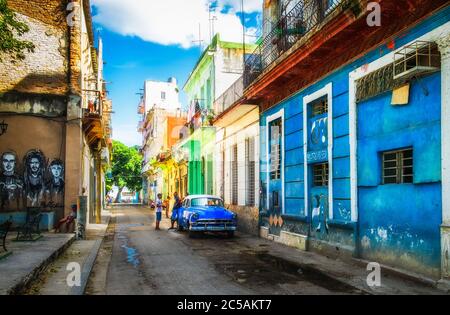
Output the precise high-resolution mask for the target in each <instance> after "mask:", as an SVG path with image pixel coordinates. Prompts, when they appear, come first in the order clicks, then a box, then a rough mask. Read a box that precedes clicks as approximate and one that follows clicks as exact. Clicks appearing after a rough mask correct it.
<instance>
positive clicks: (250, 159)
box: [245, 138, 256, 207]
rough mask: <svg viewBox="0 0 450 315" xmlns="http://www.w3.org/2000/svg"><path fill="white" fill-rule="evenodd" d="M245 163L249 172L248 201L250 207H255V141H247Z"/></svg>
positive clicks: (251, 139) (252, 139)
mask: <svg viewBox="0 0 450 315" xmlns="http://www.w3.org/2000/svg"><path fill="white" fill-rule="evenodd" d="M245 161H246V170H247V200H246V204H247V206H249V207H253V206H254V205H255V189H256V185H255V181H256V179H255V173H256V172H255V139H254V138H248V139H246V141H245Z"/></svg>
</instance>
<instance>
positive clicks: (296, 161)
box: [260, 8, 449, 276]
mask: <svg viewBox="0 0 450 315" xmlns="http://www.w3.org/2000/svg"><path fill="white" fill-rule="evenodd" d="M448 12H449V9H448V8H447V9H443V10H442V11H440V12H439V13H437V14H436V15H435V16H433V17H431V18H429V19H428V20H425V21H423V22H422V23H420V24H418V25H416V26H415V27H414V28H412V29H409V30H407V31H405V32H404V33H403V34H401V35H399V36H398V37H397V38H395V39H394V43H395V45H394V46H395V47H401V46H403V45H406V44H407V43H409V42H412V41H414V40H416V39H417V38H419V37H420V36H422V35H424V34H427V33H429V32H431V31H433V30H434V29H436V28H437V27H439V26H442V25H444V24H445V23H447V22H448ZM389 47H391V48H389ZM391 51H392V42H390V43H388V44H386V45H381V46H380V47H378V48H377V49H375V50H373V51H371V52H368V53H367V54H365V55H364V56H362V57H361V58H360V59H358V60H356V61H354V62H352V63H351V64H348V65H346V66H345V67H342V68H340V69H338V70H336V71H334V72H332V73H330V74H329V75H328V76H327V77H325V78H323V79H322V80H320V81H318V82H316V83H315V84H314V85H312V86H309V87H307V88H305V89H304V90H300V91H298V92H297V93H296V94H295V95H293V96H291V97H289V98H288V99H286V100H284V101H283V102H281V103H279V104H278V105H276V106H274V107H272V108H270V109H268V110H267V111H265V112H263V113H262V114H261V119H260V128H261V137H260V147H261V155H260V159H261V161H260V178H261V191H262V194H261V205H260V226H262V227H265V228H270V227H271V225H273V224H274V221H273V219H272V220H270V217H269V214H268V213H269V212H270V210H271V209H270V208H269V209H268V208H267V203H266V201H267V198H268V196H267V193H266V188H267V186H268V185H271V183H269V182H267V178H268V177H267V173H268V172H269V170H270V162H269V161H268V152H267V149H266V148H267V132H268V130H266V121H267V118H268V117H269V116H272V115H274V114H275V113H277V112H279V111H280V110H282V109H283V110H284V116H285V119H284V121H283V123H284V125H285V135H284V137H285V139H284V140H285V148H284V154H285V157H284V159H285V160H284V162H285V180H284V185H285V200H284V201H285V209H283V213H284V214H283V215H282V216H281V217H282V223H281V230H282V231H287V232H291V233H295V234H299V235H303V236H308V237H309V240H308V243H309V249H316V250H319V251H329V250H333V249H334V250H335V251H338V250H339V251H346V252H348V253H350V254H359V251H358V250H359V248H361V251H362V256H363V257H365V258H368V259H370V260H373V261H377V262H381V263H386V264H389V265H393V266H399V267H403V268H406V269H409V270H412V271H416V272H420V273H424V274H427V275H431V276H439V269H440V264H441V261H440V256H441V247H440V232H439V231H440V225H441V223H442V205H441V198H442V196H441V184H440V181H441V163H440V156H441V155H440V147H441V134H440V104H441V95H440V89H439V87H440V73H435V74H433V75H429V76H427V77H424V78H421V80H420V84H419V83H418V82H417V81H414V80H413V82H412V86H411V95H410V104H409V105H406V106H403V107H396V108H393V107H392V106H391V105H390V103H391V97H392V92H388V93H386V94H384V95H380V96H378V97H375V98H373V99H371V100H368V101H366V102H365V103H364V104H359V105H358V127H359V130H358V134H359V140H360V141H359V143H358V147H359V150H358V160H357V163H358V181H359V200H358V211H359V213H358V214H359V215H360V222H352V213H351V199H350V198H351V193H350V189H351V180H350V128H349V120H350V117H349V101H350V100H349V74H350V73H351V72H353V71H354V70H355V69H358V68H360V67H364V66H365V65H367V64H369V63H371V62H373V61H376V60H379V59H380V58H382V57H383V56H385V55H387V54H388V53H390V52H391ZM329 83H332V103H333V106H332V107H333V108H332V124H333V129H332V130H333V135H332V136H331V135H328V136H329V137H330V139H331V137H332V139H333V151H332V152H333V156H332V158H331V157H329V160H330V163H331V162H332V164H333V168H332V175H333V182H332V185H333V201H332V202H333V218H332V219H329V220H327V221H326V223H327V224H328V228H327V230H326V232H325V233H312V232H311V229H312V227H313V220H312V219H313V218H312V217H313V216H312V211H311V210H312V209H310V207H311V203H310V202H309V203H308V205H309V206H308V207H309V209H306V211H305V198H309V197H308V196H305V183H306V182H307V181H311V177H310V176H311V174H310V173H309V174H305V167H304V161H305V156H304V132H305V130H307V128H308V126H304V115H305V113H304V112H303V100H304V98H305V96H308V95H310V94H313V93H315V92H317V91H319V90H321V89H322V88H324V87H325V86H326V85H327V84H329ZM424 90H427V91H428V92H429V94H428V95H427V96H425V95H424V92H423V91H424ZM328 123H330V122H328ZM411 145H413V146H414V147H415V148H416V150H415V153H414V154H415V162H414V168H415V183H414V184H407V185H389V187H388V186H381V185H380V183H381V163H380V155H379V153H380V151H382V150H384V149H397V148H404V147H408V146H411ZM306 191H308V189H307V190H306ZM306 213H308V215H306ZM279 222H280V221H279V220H276V222H275V224H278V225H279ZM358 227H360V228H361V232H360V233H359V232H358Z"/></svg>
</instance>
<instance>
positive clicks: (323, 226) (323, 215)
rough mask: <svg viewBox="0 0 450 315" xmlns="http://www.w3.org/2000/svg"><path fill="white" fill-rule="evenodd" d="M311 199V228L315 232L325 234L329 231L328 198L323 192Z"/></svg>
mask: <svg viewBox="0 0 450 315" xmlns="http://www.w3.org/2000/svg"><path fill="white" fill-rule="evenodd" d="M312 201H313V204H312V215H311V217H312V222H311V228H312V230H313V231H315V232H317V233H321V234H322V233H324V234H327V233H328V231H329V226H328V198H327V196H325V195H323V194H320V195H319V194H317V195H314V196H313V198H312Z"/></svg>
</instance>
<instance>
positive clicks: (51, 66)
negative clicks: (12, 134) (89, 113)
mask: <svg viewBox="0 0 450 315" xmlns="http://www.w3.org/2000/svg"><path fill="white" fill-rule="evenodd" d="M8 4H9V6H10V7H11V8H12V9H13V10H15V11H16V12H17V18H18V19H19V20H21V21H23V22H25V23H26V24H27V25H28V26H29V29H30V31H29V32H27V33H25V34H24V35H23V36H22V39H24V40H28V41H31V42H32V43H33V44H34V45H35V46H36V48H35V51H34V52H33V53H26V57H25V60H23V61H18V62H15V63H14V62H12V61H11V59H10V58H9V57H8V56H2V61H1V62H0V95H1V94H5V93H14V92H21V93H29V94H53V95H65V94H67V92H68V60H69V58H68V56H69V50H68V48H69V46H68V44H69V40H68V31H67V23H66V22H65V21H63V22H60V21H61V19H62V18H63V17H64V16H65V14H66V12H65V6H62V5H61V1H37V0H35V1H18V0H9V1H8ZM61 10H62V11H61ZM0 102H1V100H0Z"/></svg>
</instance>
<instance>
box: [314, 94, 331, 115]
mask: <svg viewBox="0 0 450 315" xmlns="http://www.w3.org/2000/svg"><path fill="white" fill-rule="evenodd" d="M326 113H328V95H325V96H323V97H321V98H319V99H317V100H315V101H314V102H312V103H311V116H312V117H314V116H320V115H323V114H326Z"/></svg>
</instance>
